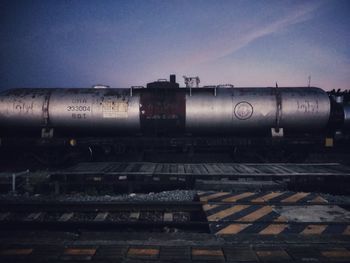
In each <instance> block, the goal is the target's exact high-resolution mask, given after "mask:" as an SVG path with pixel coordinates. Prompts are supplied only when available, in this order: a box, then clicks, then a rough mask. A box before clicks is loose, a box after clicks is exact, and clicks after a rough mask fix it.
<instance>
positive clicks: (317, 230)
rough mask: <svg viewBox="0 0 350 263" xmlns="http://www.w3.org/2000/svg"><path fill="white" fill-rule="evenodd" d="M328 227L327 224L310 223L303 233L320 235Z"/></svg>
mask: <svg viewBox="0 0 350 263" xmlns="http://www.w3.org/2000/svg"><path fill="white" fill-rule="evenodd" d="M326 228H327V225H308V226H307V227H306V228H305V229H304V230H303V232H301V234H302V235H320V234H322V232H323V231H324V230H325V229H326Z"/></svg>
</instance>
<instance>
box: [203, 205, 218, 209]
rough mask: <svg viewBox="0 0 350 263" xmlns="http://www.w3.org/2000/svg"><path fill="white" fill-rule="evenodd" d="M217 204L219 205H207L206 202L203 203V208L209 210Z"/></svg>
mask: <svg viewBox="0 0 350 263" xmlns="http://www.w3.org/2000/svg"><path fill="white" fill-rule="evenodd" d="M218 206H219V205H208V204H205V205H203V210H204V211H209V210H211V209H214V208H216V207H218Z"/></svg>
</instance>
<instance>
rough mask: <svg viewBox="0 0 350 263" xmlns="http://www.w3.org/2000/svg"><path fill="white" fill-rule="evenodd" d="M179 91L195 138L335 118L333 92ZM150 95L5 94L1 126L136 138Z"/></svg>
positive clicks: (319, 125) (301, 126)
mask: <svg viewBox="0 0 350 263" xmlns="http://www.w3.org/2000/svg"><path fill="white" fill-rule="evenodd" d="M179 90H180V91H179V94H178V95H177V96H183V98H185V99H186V105H185V108H186V109H185V111H186V116H185V118H186V121H185V123H186V124H185V126H186V127H185V128H186V132H189V133H192V134H201V133H205V134H226V135H234V134H236V133H243V134H244V133H245V132H253V133H259V132H260V133H262V132H263V131H268V130H271V128H283V129H284V130H285V131H292V132H308V131H314V132H318V131H322V130H323V129H324V128H325V127H326V125H327V123H328V120H329V116H330V101H329V97H328V94H327V93H326V92H325V91H323V90H321V89H319V88H216V89H213V88H193V89H192V90H191V92H190V91H189V89H185V88H180V89H179ZM144 92H158V90H147V89H140V90H138V91H137V92H134V93H133V94H131V90H130V89H29V88H28V89H13V90H8V91H4V92H2V93H1V94H0V127H1V129H4V128H5V129H6V128H8V127H10V128H11V127H12V128H16V127H18V129H16V130H17V131H20V128H22V127H23V128H28V127H29V128H33V129H38V128H44V127H49V128H54V129H66V130H68V131H69V129H75V130H81V131H90V132H91V131H98V132H96V133H95V134H96V135H99V131H101V132H105V131H107V132H108V131H111V132H115V133H116V134H118V133H124V134H135V133H138V132H140V131H141V132H142V130H143V127H142V126H141V122H140V107H142V105H141V101H140V97H141V96H142V94H144ZM171 94H172V93H168V95H169V96H172V95H171ZM169 101H171V100H169ZM154 103H158V102H156V101H155V102H154ZM170 103H171V102H170ZM174 103H176V102H174ZM173 108H174V109H176V107H173ZM160 109H161V108H160ZM346 110H347V111H349V110H348V108H346ZM347 113H348V112H346V114H345V115H346V116H347V115H349V114H347ZM349 119H350V117H346V123H349ZM159 121H162V120H159Z"/></svg>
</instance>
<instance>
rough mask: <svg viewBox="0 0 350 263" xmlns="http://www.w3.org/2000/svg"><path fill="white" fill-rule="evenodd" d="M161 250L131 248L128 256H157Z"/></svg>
mask: <svg viewBox="0 0 350 263" xmlns="http://www.w3.org/2000/svg"><path fill="white" fill-rule="evenodd" d="M158 254H159V249H157V248H130V249H129V251H128V255H133V256H157V255H158Z"/></svg>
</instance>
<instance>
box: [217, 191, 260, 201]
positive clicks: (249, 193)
mask: <svg viewBox="0 0 350 263" xmlns="http://www.w3.org/2000/svg"><path fill="white" fill-rule="evenodd" d="M252 195H254V193H251V192H246V193H242V194H239V195H234V196H231V197H228V198H225V199H223V200H222V202H237V201H238V200H240V199H243V198H246V197H249V196H252Z"/></svg>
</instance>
